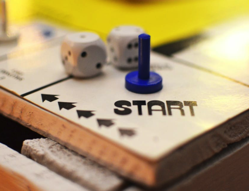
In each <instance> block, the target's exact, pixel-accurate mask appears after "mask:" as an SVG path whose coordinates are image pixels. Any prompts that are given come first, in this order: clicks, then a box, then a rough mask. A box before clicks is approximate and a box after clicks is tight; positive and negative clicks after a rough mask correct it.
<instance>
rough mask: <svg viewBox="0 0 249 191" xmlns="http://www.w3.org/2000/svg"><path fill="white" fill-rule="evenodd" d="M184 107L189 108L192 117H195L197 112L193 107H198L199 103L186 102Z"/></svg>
mask: <svg viewBox="0 0 249 191" xmlns="http://www.w3.org/2000/svg"><path fill="white" fill-rule="evenodd" d="M184 105H185V106H189V110H190V114H191V116H195V112H194V108H193V107H194V106H197V102H196V101H184Z"/></svg>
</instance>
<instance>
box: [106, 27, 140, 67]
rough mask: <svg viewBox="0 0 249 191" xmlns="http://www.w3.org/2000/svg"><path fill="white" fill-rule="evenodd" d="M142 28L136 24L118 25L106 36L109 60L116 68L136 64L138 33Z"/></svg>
mask: <svg viewBox="0 0 249 191" xmlns="http://www.w3.org/2000/svg"><path fill="white" fill-rule="evenodd" d="M141 33H144V30H143V29H142V28H140V27H137V26H119V27H116V28H114V29H113V30H112V31H111V32H110V33H109V35H108V37H107V51H108V56H109V60H110V62H111V63H112V64H113V65H114V66H116V67H118V68H124V69H129V68H135V67H137V66H138V35H140V34H141Z"/></svg>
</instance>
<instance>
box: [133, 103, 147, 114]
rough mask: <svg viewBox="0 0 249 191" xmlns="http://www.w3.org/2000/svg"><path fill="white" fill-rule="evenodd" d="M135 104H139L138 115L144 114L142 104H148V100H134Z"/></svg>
mask: <svg viewBox="0 0 249 191" xmlns="http://www.w3.org/2000/svg"><path fill="white" fill-rule="evenodd" d="M132 104H133V105H137V112H138V115H143V112H142V105H146V101H139V100H135V101H133V102H132Z"/></svg>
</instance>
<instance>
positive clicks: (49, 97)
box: [41, 94, 59, 102]
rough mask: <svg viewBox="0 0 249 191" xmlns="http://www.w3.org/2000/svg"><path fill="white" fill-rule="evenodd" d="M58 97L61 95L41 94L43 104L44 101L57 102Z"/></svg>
mask: <svg viewBox="0 0 249 191" xmlns="http://www.w3.org/2000/svg"><path fill="white" fill-rule="evenodd" d="M56 96H59V95H51V94H41V97H42V102H44V101H49V102H52V101H55V100H57V99H59V98H58V97H56Z"/></svg>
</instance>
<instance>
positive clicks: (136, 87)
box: [125, 34, 163, 94]
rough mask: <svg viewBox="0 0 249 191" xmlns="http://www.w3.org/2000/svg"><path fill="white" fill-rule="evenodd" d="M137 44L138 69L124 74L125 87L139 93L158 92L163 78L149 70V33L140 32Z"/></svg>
mask: <svg viewBox="0 0 249 191" xmlns="http://www.w3.org/2000/svg"><path fill="white" fill-rule="evenodd" d="M138 44H139V45H138V71H133V72H130V73H128V74H127V75H126V77H125V87H126V89H127V90H129V91H131V92H134V93H140V94H150V93H155V92H158V91H160V90H161V89H162V88H163V85H162V81H163V79H162V77H161V76H160V75H159V74H157V73H156V72H151V71H150V35H148V34H140V35H139V36H138Z"/></svg>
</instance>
